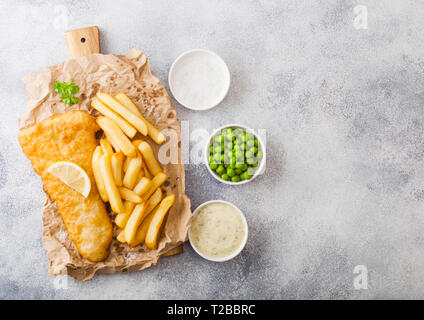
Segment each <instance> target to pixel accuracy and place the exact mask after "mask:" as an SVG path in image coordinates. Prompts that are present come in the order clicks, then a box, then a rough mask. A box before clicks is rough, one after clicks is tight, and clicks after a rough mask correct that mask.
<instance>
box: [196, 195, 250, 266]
mask: <svg viewBox="0 0 424 320" xmlns="http://www.w3.org/2000/svg"><path fill="white" fill-rule="evenodd" d="M245 232H246V231H245V228H244V224H243V220H242V218H241V216H240V214H239V213H238V212H237V210H236V209H234V208H233V207H232V206H230V205H228V204H225V203H210V204H207V205H206V206H204V207H203V208H201V209H200V211H199V212H198V213H197V214H196V215H195V216H194V217H193V221H192V224H191V229H190V236H191V241H192V243H193V244H194V245H195V247H196V249H197V250H198V251H200V252H201V253H203V254H204V255H206V256H208V257H211V258H224V257H228V256H229V255H231V254H232V253H234V252H235V251H237V250H238V249H239V248H240V246H241V245H242V243H243V240H244V236H245Z"/></svg>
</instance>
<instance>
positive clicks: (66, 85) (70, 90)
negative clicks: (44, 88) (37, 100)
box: [53, 79, 80, 106]
mask: <svg viewBox="0 0 424 320" xmlns="http://www.w3.org/2000/svg"><path fill="white" fill-rule="evenodd" d="M53 88H54V91H56V92H57V93H60V94H61V97H60V99H62V101H63V102H64V103H66V104H68V105H70V106H72V105H73V104H75V103H77V102H78V101H79V98H78V97H74V96H73V95H74V94H76V93H78V92H79V89H80V88H79V87H78V86H77V85H76V84H75V83H73V82H72V79H71V81H69V82H59V81H56V82H55V83H54V86H53Z"/></svg>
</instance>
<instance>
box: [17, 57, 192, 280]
mask: <svg viewBox="0 0 424 320" xmlns="http://www.w3.org/2000/svg"><path fill="white" fill-rule="evenodd" d="M70 79H72V81H73V82H74V83H75V84H77V85H78V86H79V87H80V92H79V93H78V95H77V96H79V98H80V101H79V102H78V103H77V104H75V105H73V106H68V105H66V104H64V103H63V102H62V101H61V100H60V95H59V94H57V93H56V92H54V90H53V84H54V82H55V81H56V80H59V81H61V82H63V81H66V82H68V81H69V80H70ZM24 82H25V84H26V92H27V98H28V102H27V107H28V111H27V113H26V114H25V115H23V116H22V117H21V118H20V119H19V128H20V129H22V128H24V127H27V126H30V125H32V124H34V123H36V122H39V121H42V120H44V119H47V118H48V117H50V116H52V115H54V114H59V113H64V112H66V111H69V110H73V109H79V110H84V111H87V112H88V113H90V114H92V115H95V116H97V115H98V113H97V111H95V110H94V109H93V108H92V107H91V106H90V102H91V100H92V98H93V97H94V96H95V95H96V93H97V91H103V92H107V93H110V94H113V95H115V94H117V93H119V92H124V93H125V94H127V95H128V96H129V97H130V98H131V99H132V100H133V101H134V103H135V104H136V105H137V106H138V108H139V109H140V111H141V112H142V114H143V115H144V116H145V118H146V119H147V120H149V121H150V122H151V123H152V124H153V125H154V126H156V127H157V128H158V129H159V130H164V129H167V128H168V129H172V130H175V132H177V134H178V150H179V160H180V161H179V164H167V165H162V167H163V170H164V172H165V173H166V174H167V175H168V176H169V178H168V180H167V181H166V182H165V184H164V186H162V189H163V190H164V194H170V193H174V194H175V195H176V200H175V203H174V205H173V207H172V208H171V210H170V211H169V213H168V216H167V220H166V223H165V226H164V228H163V230H162V233H161V237H160V241H159V244H158V249H157V250H150V249H148V248H147V247H146V246H145V245H144V244H143V245H142V246H140V245H139V246H137V247H135V248H130V247H129V246H128V245H126V244H122V243H119V242H118V241H117V240H116V239H115V237H116V236H117V234H118V233H119V232H118V228H117V227H116V226H114V240H113V241H112V243H111V246H110V255H109V257H108V258H107V259H106V260H104V261H102V262H97V263H93V262H90V261H88V260H86V259H83V258H82V257H81V256H80V254H79V253H78V251H77V250H76V247H75V246H74V244H73V243H72V241H71V240H70V239H69V237H68V233H67V231H66V228H65V225H64V223H63V221H62V219H61V217H60V215H59V212H58V209H57V207H56V204H55V203H54V202H52V201H51V199H50V198H49V197H48V195H47V194H46V196H47V199H46V202H45V204H44V210H43V230H42V233H43V242H44V246H45V248H46V251H47V256H48V259H49V261H50V269H49V274H50V275H60V274H68V275H70V276H72V277H74V278H75V279H77V280H88V279H91V278H92V277H93V276H94V274H95V273H115V272H118V271H121V272H132V271H138V270H142V269H145V268H148V267H150V266H152V265H155V264H156V263H157V262H158V260H159V258H160V256H161V255H163V254H165V253H167V252H169V251H170V250H173V249H174V248H175V247H176V246H178V245H181V244H182V243H183V242H184V241H186V240H187V231H188V228H189V227H190V223H191V211H190V199H189V198H188V197H187V196H186V194H185V176H184V165H183V164H181V148H180V143H181V133H180V126H179V123H178V118H177V115H176V112H175V109H174V107H173V106H172V104H171V100H170V99H169V96H168V93H167V92H166V90H165V88H164V86H163V85H162V84H161V83H160V81H159V80H158V79H157V78H156V77H155V76H153V75H152V73H151V71H150V66H149V62H148V59H147V57H146V56H145V55H144V53H143V52H141V51H140V50H138V49H132V50H131V51H129V52H128V53H126V54H124V55H112V54H108V55H103V54H92V55H89V56H85V57H81V58H78V59H72V60H68V61H65V62H63V63H60V64H58V65H55V66H51V67H48V68H46V69H43V70H40V71H38V72H35V73H33V74H31V75H29V76H27V77H25V78H24ZM143 139H144V140H146V141H148V142H149V143H151V145H152V147H153V149H154V151H155V153H156V154H157V152H158V149H159V146H157V145H156V144H155V143H154V142H153V141H152V140H151V139H150V138H148V137H143Z"/></svg>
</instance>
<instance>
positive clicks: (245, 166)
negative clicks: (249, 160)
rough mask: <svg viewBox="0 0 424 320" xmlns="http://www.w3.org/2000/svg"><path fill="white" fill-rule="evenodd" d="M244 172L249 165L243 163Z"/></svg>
mask: <svg viewBox="0 0 424 320" xmlns="http://www.w3.org/2000/svg"><path fill="white" fill-rule="evenodd" d="M241 170H242V171H246V170H247V164H245V163H243V166H242V167H241Z"/></svg>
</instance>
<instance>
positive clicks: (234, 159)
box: [230, 157, 237, 168]
mask: <svg viewBox="0 0 424 320" xmlns="http://www.w3.org/2000/svg"><path fill="white" fill-rule="evenodd" d="M236 163H237V159H236V157H232V158H231V162H230V165H231V168H235V167H236Z"/></svg>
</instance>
